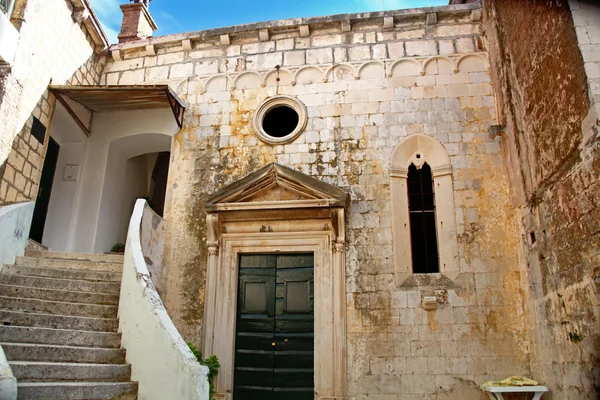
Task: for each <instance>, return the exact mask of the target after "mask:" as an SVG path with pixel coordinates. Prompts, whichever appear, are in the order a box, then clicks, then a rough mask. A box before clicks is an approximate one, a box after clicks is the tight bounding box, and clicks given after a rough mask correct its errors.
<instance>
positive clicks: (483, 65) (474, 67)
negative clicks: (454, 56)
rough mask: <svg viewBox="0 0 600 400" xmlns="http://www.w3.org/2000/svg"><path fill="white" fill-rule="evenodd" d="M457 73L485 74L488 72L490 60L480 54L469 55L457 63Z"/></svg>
mask: <svg viewBox="0 0 600 400" xmlns="http://www.w3.org/2000/svg"><path fill="white" fill-rule="evenodd" d="M456 65H457V72H459V71H460V72H484V71H487V70H488V60H487V58H485V57H484V56H483V55H480V54H467V55H463V56H461V57H459V58H458V60H457V61H456Z"/></svg>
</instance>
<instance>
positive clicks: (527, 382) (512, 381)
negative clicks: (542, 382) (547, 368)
mask: <svg viewBox="0 0 600 400" xmlns="http://www.w3.org/2000/svg"><path fill="white" fill-rule="evenodd" d="M537 384H538V383H537V382H536V381H534V380H532V379H529V378H525V377H524V376H511V377H510V378H506V379H503V380H501V381H488V382H485V383H484V384H482V385H481V386H479V388H480V389H481V390H483V391H484V392H485V389H486V388H487V387H490V386H537Z"/></svg>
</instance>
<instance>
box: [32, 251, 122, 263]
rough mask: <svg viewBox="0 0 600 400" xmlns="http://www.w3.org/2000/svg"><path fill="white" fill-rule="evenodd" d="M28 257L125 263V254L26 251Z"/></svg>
mask: <svg viewBox="0 0 600 400" xmlns="http://www.w3.org/2000/svg"><path fill="white" fill-rule="evenodd" d="M25 256H26V257H37V258H55V259H60V260H83V261H100V262H112V263H120V264H122V263H123V258H124V257H123V254H88V253H58V252H54V251H40V250H26V251H25Z"/></svg>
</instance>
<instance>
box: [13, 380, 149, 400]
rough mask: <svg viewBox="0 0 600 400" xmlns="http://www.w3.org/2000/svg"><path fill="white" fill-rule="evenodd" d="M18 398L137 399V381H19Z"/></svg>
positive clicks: (73, 399) (74, 399)
mask: <svg viewBox="0 0 600 400" xmlns="http://www.w3.org/2000/svg"><path fill="white" fill-rule="evenodd" d="M17 389H18V395H19V397H18V398H19V399H20V400H21V399H22V400H39V399H62V400H83V399H86V400H100V399H118V400H135V399H137V390H138V385H137V382H23V383H21V382H19V383H18V385H17Z"/></svg>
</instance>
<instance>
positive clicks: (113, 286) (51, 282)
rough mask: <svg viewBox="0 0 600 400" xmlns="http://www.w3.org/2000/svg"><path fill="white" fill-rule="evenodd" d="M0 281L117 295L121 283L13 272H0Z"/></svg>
mask: <svg viewBox="0 0 600 400" xmlns="http://www.w3.org/2000/svg"><path fill="white" fill-rule="evenodd" d="M0 283H6V284H8V285H17V286H29V287H36V288H43V289H58V290H69V291H74V292H96V293H109V294H115V295H118V294H119V291H120V290H121V285H120V283H118V282H103V281H96V282H93V281H85V280H74V279H58V278H45V277H40V276H27V275H15V274H8V273H6V274H0Z"/></svg>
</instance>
